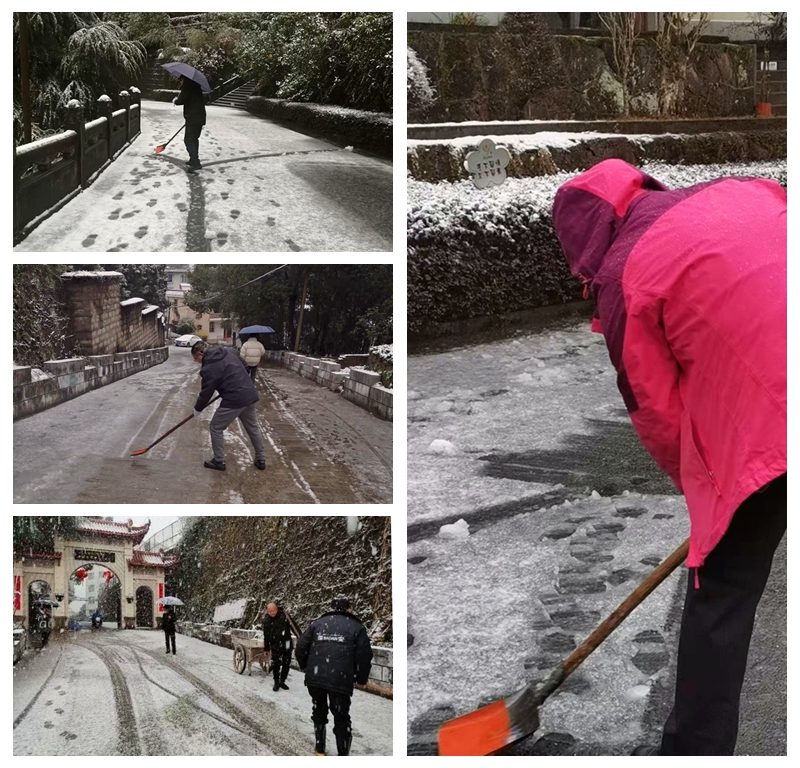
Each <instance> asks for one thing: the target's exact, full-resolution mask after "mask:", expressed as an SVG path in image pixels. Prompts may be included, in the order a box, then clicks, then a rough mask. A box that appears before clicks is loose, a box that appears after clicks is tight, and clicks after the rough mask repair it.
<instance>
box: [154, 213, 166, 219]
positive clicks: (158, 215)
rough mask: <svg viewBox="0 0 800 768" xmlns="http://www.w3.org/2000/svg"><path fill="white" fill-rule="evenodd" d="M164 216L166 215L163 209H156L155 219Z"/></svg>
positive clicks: (163, 217)
mask: <svg viewBox="0 0 800 768" xmlns="http://www.w3.org/2000/svg"><path fill="white" fill-rule="evenodd" d="M166 217H167V214H166V213H164V211H156V218H157V219H159V220H161V219H165V218H166Z"/></svg>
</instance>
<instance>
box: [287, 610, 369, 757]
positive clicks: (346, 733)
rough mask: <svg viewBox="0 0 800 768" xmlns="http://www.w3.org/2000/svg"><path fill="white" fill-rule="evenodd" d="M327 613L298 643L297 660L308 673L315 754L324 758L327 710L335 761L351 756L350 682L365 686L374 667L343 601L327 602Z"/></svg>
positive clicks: (363, 631)
mask: <svg viewBox="0 0 800 768" xmlns="http://www.w3.org/2000/svg"><path fill="white" fill-rule="evenodd" d="M331 608H332V609H333V610H332V611H330V612H329V613H325V614H323V615H322V616H320V617H319V618H318V619H317V620H316V621H314V622H313V623H312V624H311V626H310V627H309V628H308V629H307V630H306V631H305V632H303V635H302V636H301V638H300V639H299V640H298V641H297V650H296V651H295V656H296V657H297V661H298V663H299V664H300V669H304V670H305V673H306V687H307V688H308V692H309V694H310V695H311V699H312V702H313V704H312V711H311V719H312V720H313V721H314V736H315V739H316V746H315V752H316V754H318V755H324V754H325V726H326V725H327V723H328V710H329V709H330V711H331V713H332V714H333V733H334V735H335V736H336V749H337V751H338V754H339V755H349V754H350V743H351V742H352V740H353V734H352V731H351V728H350V698H351V697H352V695H353V682H354V681H355V682H357V683H358V684H359V685H366V683H367V680H368V679H369V670H370V667H371V666H372V647H371V646H370V643H369V638H368V637H367V631H366V629H365V628H364V625H363V624H362V623H361V620H360V619H359V618H358V617H357V616H354V615H353V614H352V613H349V608H350V602H349V601H348V600H347V599H346V598H344V597H337V598H334V599H333V600H332V601H331Z"/></svg>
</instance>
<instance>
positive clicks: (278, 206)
mask: <svg viewBox="0 0 800 768" xmlns="http://www.w3.org/2000/svg"><path fill="white" fill-rule="evenodd" d="M270 202H271V203H272V204H273V205H274V206H275V207H276V208H280V207H281V204H280V203H279V202H277V200H270Z"/></svg>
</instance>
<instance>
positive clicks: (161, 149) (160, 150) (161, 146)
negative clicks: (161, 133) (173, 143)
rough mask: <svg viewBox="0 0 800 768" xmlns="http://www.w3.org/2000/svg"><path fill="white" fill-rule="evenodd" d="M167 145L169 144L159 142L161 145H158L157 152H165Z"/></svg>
mask: <svg viewBox="0 0 800 768" xmlns="http://www.w3.org/2000/svg"><path fill="white" fill-rule="evenodd" d="M166 147H167V145H166V144H159V145H158V146H157V147H156V154H158V153H159V152H163V151H164V150H165V149H166Z"/></svg>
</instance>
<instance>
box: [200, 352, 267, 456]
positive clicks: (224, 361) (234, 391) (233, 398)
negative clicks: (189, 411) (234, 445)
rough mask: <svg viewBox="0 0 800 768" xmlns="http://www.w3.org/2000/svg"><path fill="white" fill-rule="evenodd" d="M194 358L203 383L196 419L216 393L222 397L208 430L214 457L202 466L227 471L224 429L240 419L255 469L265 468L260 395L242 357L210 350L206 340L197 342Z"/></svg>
mask: <svg viewBox="0 0 800 768" xmlns="http://www.w3.org/2000/svg"><path fill="white" fill-rule="evenodd" d="M192 357H193V358H194V359H195V362H198V363H200V366H201V368H200V377H201V378H202V380H203V387H202V389H201V390H200V394H199V395H198V397H197V402H196V403H195V406H194V416H195V418H197V417H198V416H200V412H201V411H202V410H203V409H204V408H205V407H206V406H207V405H208V404H209V402H210V401H211V396H212V395H213V394H214V391H215V390H216V391H217V392H219V394H220V396H221V397H222V402H221V403H220V406H219V408H217V411H216V413H215V414H214V416H213V418H212V419H211V425H210V427H209V429H210V431H211V448H212V450H213V451H214V457H213V458H212V459H211V461H204V462H203V466H204V467H208V469H219V470H222V471H223V472H224V471H225V430H226V429H227V428H228V427H229V426H230V425H231V424H232V423H233V422H234V421H236V419H237V418H238V419H239V421H241V422H242V426H243V427H244V428H245V431H246V432H247V434H248V436H249V437H250V442H251V443H252V444H253V448H254V450H255V452H256V460H255V466H256V467H257V468H258V469H266V454H265V451H264V441H263V440H262V439H261V429H260V427H259V426H258V419H257V418H256V403H257V402H258V392H257V391H256V388H255V386H254V384H253V381H252V379H251V378H250V374H249V373H248V372H247V368H245V365H244V363H243V362H242V360H241V358H240V357H239V355H237V354H236V352H235V351H234V350H232V349H230V348H228V347H209V345H208V344H206V342H204V341H197V342H195V343H194V345H193V346H192Z"/></svg>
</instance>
